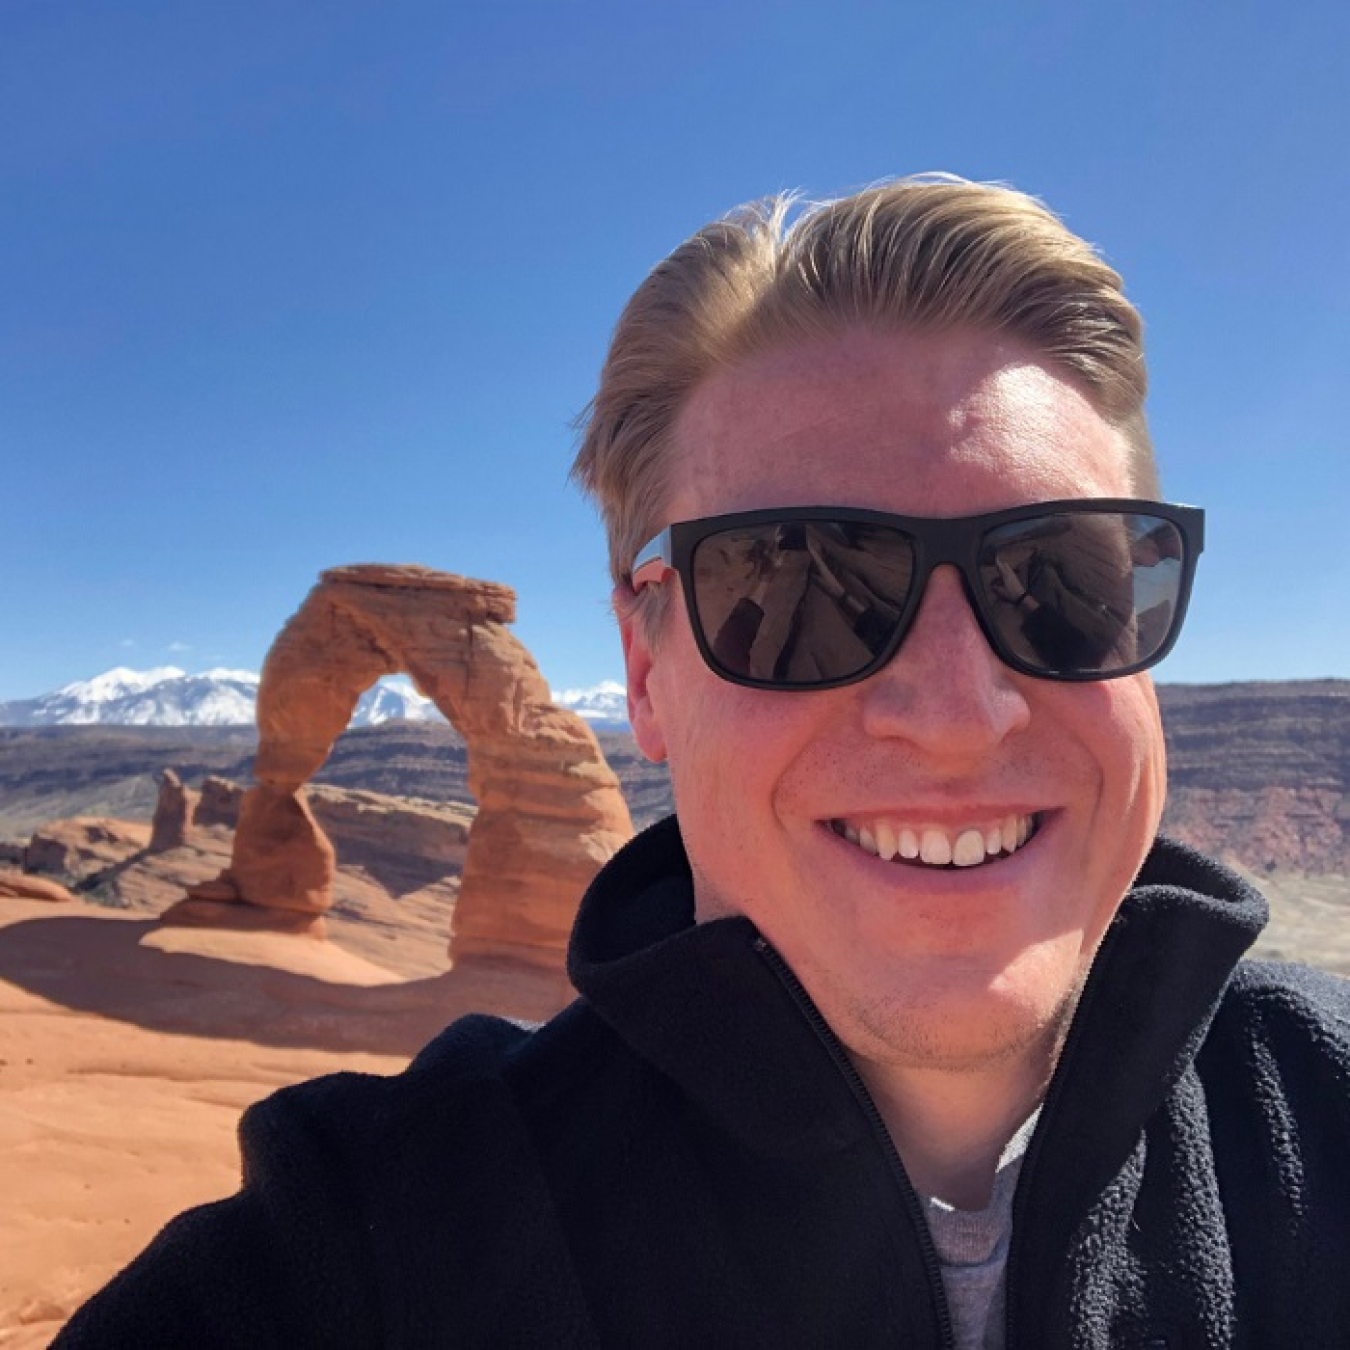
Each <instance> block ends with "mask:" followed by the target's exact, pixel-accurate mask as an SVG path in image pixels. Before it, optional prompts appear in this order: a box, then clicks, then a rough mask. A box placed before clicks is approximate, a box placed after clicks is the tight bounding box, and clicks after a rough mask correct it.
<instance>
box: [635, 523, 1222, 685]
mask: <svg viewBox="0 0 1350 1350" xmlns="http://www.w3.org/2000/svg"><path fill="white" fill-rule="evenodd" d="M1057 515H1139V516H1153V517H1155V518H1156V519H1158V520H1163V521H1167V522H1168V523H1169V524H1171V525H1172V526H1173V527H1174V528H1175V529H1176V530H1177V533H1178V534H1179V536H1180V538H1181V548H1182V557H1181V559H1180V562H1181V577H1180V579H1179V581H1178V584H1177V597H1176V603H1175V606H1174V609H1173V614H1172V623H1171V627H1170V628H1169V630H1168V633H1167V637H1166V639H1165V640H1164V641H1163V643H1162V644H1161V645H1160V646H1159V647H1158V649H1157V650H1156V651H1154V652H1151V653H1150V654H1149V656H1148V658H1147V659H1146V660H1143V661H1136V662H1134V663H1133V664H1131V665H1128V666H1124V667H1122V668H1121V669H1119V670H1111V671H1110V672H1108V673H1100V672H1097V671H1073V670H1065V671H1055V670H1045V669H1043V668H1039V667H1036V666H1033V665H1030V664H1029V663H1028V662H1026V661H1023V660H1022V659H1020V658H1019V657H1017V656H1016V655H1015V653H1012V652H1010V651H1007V650H1006V649H1005V646H1004V643H1003V641H1002V639H1001V638H1000V637H999V635H998V631H997V628H996V626H995V624H994V622H993V620H992V619H991V618H990V617H989V615H988V614H987V613H986V610H985V600H984V598H983V595H982V591H981V588H980V586H979V584H978V576H979V571H978V562H979V551H980V546H981V544H982V543H983V541H984V539H985V537H986V536H987V535H988V534H989V532H990V531H991V530H995V529H998V528H999V527H1000V526H1003V525H1010V524H1015V523H1017V522H1018V521H1024V520H1036V519H1038V518H1039V517H1042V516H1057ZM812 521H834V522H837V523H839V524H844V525H852V524H858V525H878V526H883V527H885V528H887V529H891V530H895V531H898V532H899V533H901V534H904V535H905V536H907V537H908V538H909V539H910V540H911V541H912V543H913V547H914V584H913V585H912V586H911V587H910V593H909V595H908V596H907V597H906V598H905V602H904V605H903V607H902V609H901V611H900V615H899V617H898V619H897V620H896V623H895V632H894V633H893V634H892V636H891V637H890V638H889V639H888V640H887V642H886V644H885V646H884V647H883V648H882V649H881V650H880V651H879V652H878V653H877V655H876V656H875V657H874V658H873V659H872V660H871V661H869V662H867V664H866V665H864V666H863V667H862V669H860V670H858V671H856V672H855V673H853V674H851V675H846V676H843V677H842V678H840V679H834V680H820V681H816V682H812V683H810V684H789V683H784V682H783V681H779V680H762V679H755V678H754V677H752V676H748V675H738V674H736V673H735V672H733V671H730V670H727V669H726V668H725V667H724V666H722V665H721V664H720V663H719V662H718V660H717V658H716V657H715V656H714V655H713V651H712V644H711V643H710V642H709V641H708V638H707V635H706V634H705V632H704V631H703V621H702V619H701V617H700V616H699V609H698V599H697V596H696V595H695V592H694V568H693V561H694V553H695V550H696V549H697V548H698V546H699V545H700V544H701V543H702V542H703V541H704V540H705V539H709V538H711V537H712V536H713V535H717V534H723V533H726V532H730V531H732V530H739V529H745V528H748V527H751V526H758V525H788V524H798V523H802V524H806V523H810V522H812ZM1204 545H1205V513H1204V510H1203V509H1202V508H1201V507H1198V506H1182V505H1178V504H1175V503H1171V502H1155V501H1145V500H1142V499H1138V498H1132V497H1071V498H1065V499H1062V500H1056V501H1045V502H1029V503H1027V504H1026V505H1025V506H1013V507H1009V508H1007V509H1005V510H1002V511H989V512H984V513H981V514H979V515H971V516H902V515H896V514H893V513H891V512H888V511H871V510H868V509H866V508H864V507H853V506H780V507H768V508H765V509H761V510H756V511H737V512H733V513H732V514H730V515H724V516H704V517H702V518H701V519H698V520H682V521H676V522H675V523H673V524H671V525H667V526H666V527H665V529H663V530H662V531H661V532H660V533H659V534H657V535H656V536H655V537H654V538H652V539H650V540H649V541H648V542H647V543H646V544H645V545H644V546H643V547H642V548H641V549H639V550H638V554H637V557H636V558H635V559H634V562H633V567H632V570H631V572H630V574H629V575H630V579H631V580H630V584H631V586H632V588H633V590H634V591H635V592H636V591H640V590H641V589H642V588H643V587H644V586H647V585H651V584H653V583H655V582H658V581H662V580H664V579H665V575H666V573H667V572H674V573H675V574H676V575H678V576H679V578H680V582H681V586H682V588H683V591H684V600H685V606H686V608H687V610H688V613H689V618H690V625H689V626H690V628H691V629H692V630H693V634H694V640H695V642H697V644H698V649H699V653H700V654H701V655H702V657H703V660H704V662H705V663H706V664H707V666H708V668H709V669H710V670H711V671H712V672H713V673H714V674H715V675H717V676H718V677H719V678H721V679H724V680H727V681H729V682H730V683H732V684H739V685H744V686H745V687H747V688H750V689H768V690H773V691H776V692H781V693H809V692H812V691H815V690H824V689H839V688H842V687H844V686H846V685H850V684H857V683H859V682H860V681H862V680H865V679H867V678H869V677H870V676H872V675H875V674H876V673H877V671H879V670H881V669H883V668H884V667H885V666H886V665H887V664H888V663H889V662H890V660H891V659H892V658H893V657H894V656H895V654H896V652H897V651H898V650H899V649H900V647H901V645H902V644H903V642H904V640H905V638H906V637H907V636H908V635H909V631H910V629H911V628H912V627H913V624H914V617H915V615H916V614H917V613H918V610H919V606H920V605H921V604H922V602H923V597H924V594H925V592H926V591H927V589H928V583H929V581H930V580H931V579H932V575H933V569H934V568H936V567H942V566H952V567H955V568H956V570H957V571H958V572H959V573H960V575H961V585H962V587H963V588H964V590H965V593H966V599H967V601H968V602H969V604H970V608H971V610H972V612H973V613H974V615H975V619H976V622H977V623H978V624H979V626H980V631H981V632H982V633H983V634H984V637H985V641H986V642H988V644H989V646H990V648H991V650H992V651H993V652H994V654H995V655H996V656H997V657H998V658H999V660H1000V661H1002V662H1003V664H1004V665H1006V666H1008V667H1010V668H1011V669H1013V670H1016V671H1019V672H1020V673H1021V674H1023V675H1030V676H1032V677H1033V678H1035V679H1041V680H1055V681H1059V682H1064V683H1082V684H1086V683H1095V682H1098V681H1101V680H1117V679H1123V678H1124V677H1125V676H1127V675H1136V674H1138V673H1139V672H1140V671H1141V670H1147V669H1149V667H1151V666H1155V665H1157V664H1158V662H1159V661H1161V660H1162V659H1163V658H1164V657H1165V656H1166V655H1167V654H1168V652H1170V651H1171V650H1172V648H1173V646H1174V645H1175V644H1176V641H1177V638H1178V637H1179V636H1180V633H1181V627H1182V623H1183V621H1184V620H1185V618H1186V609H1187V606H1188V605H1189V604H1190V598H1191V585H1192V582H1193V581H1194V579H1195V568H1196V563H1197V561H1198V559H1199V557H1200V554H1201V552H1202V551H1203V550H1204Z"/></svg>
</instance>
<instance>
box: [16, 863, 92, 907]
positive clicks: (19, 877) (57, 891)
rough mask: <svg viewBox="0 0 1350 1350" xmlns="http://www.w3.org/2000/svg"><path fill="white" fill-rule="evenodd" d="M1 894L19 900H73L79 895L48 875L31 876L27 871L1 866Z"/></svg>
mask: <svg viewBox="0 0 1350 1350" xmlns="http://www.w3.org/2000/svg"><path fill="white" fill-rule="evenodd" d="M0 896H5V897H6V898H9V899H19V900H54V901H58V902H62V903H64V902H66V901H73V900H75V899H76V898H77V897H76V895H75V894H74V892H73V891H71V890H69V889H68V888H67V887H65V886H63V885H61V883H60V882H59V881H51V880H49V879H48V878H47V877H34V876H29V875H28V874H27V873H26V872H16V871H12V870H11V869H10V868H7V867H6V868H0Z"/></svg>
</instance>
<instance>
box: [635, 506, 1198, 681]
mask: <svg viewBox="0 0 1350 1350" xmlns="http://www.w3.org/2000/svg"><path fill="white" fill-rule="evenodd" d="M1204 527H1205V513H1204V512H1203V511H1202V510H1201V509H1200V508H1199V507H1195V506H1171V505H1167V504H1165V503H1162V502H1147V501H1132V500H1128V499H1124V498H1109V499H1094V498H1083V499H1077V500H1069V501H1054V502H1036V503H1035V504H1033V505H1030V506H1015V507H1013V508H1012V509H1010V510H1007V511H991V512H988V513H987V514H985V515H978V516H953V517H950V518H939V519H932V518H929V517H923V516H896V515H891V514H889V513H887V512H884V511H866V510H862V509H859V508H853V507H838V506H805V507H782V508H778V509H772V510H767V511H741V512H738V513H736V514H734V515H728V516H710V517H708V518H707V519H704V520H685V521H679V522H677V523H676V524H674V525H668V526H667V527H666V528H665V529H664V530H662V531H661V533H660V534H658V535H657V536H656V538H655V539H652V540H651V541H650V542H649V543H648V544H647V545H646V546H645V547H644V548H643V549H641V550H640V551H639V553H638V556H637V559H636V561H635V562H634V563H633V570H632V574H631V575H632V585H633V589H634V590H635V591H636V590H641V589H642V587H643V586H645V585H649V584H651V583H653V582H656V581H660V580H662V579H664V577H665V575H666V573H667V572H668V571H674V572H677V573H678V574H679V577H680V580H681V582H682V583H683V585H684V596H685V602H686V604H687V605H688V609H689V617H690V621H691V624H692V627H693V630H694V637H695V639H696V640H697V642H698V647H699V651H700V652H701V653H702V654H703V659H704V660H705V661H706V662H707V663H708V665H709V667H710V668H711V669H712V670H713V671H715V672H716V673H717V674H718V675H720V676H721V677H722V678H723V679H726V680H730V681H732V682H733V683H734V684H745V685H750V686H751V687H753V688H756V689H793V690H797V689H833V688H835V687H837V686H839V685H845V684H853V683H854V682H855V681H857V680H865V679H866V678H867V677H868V676H869V675H872V674H874V673H875V672H876V671H878V670H880V669H881V667H882V666H884V665H885V664H886V662H887V661H889V660H890V659H891V657H892V656H894V655H895V653H896V651H897V650H898V649H899V647H900V644H901V642H902V641H904V637H905V634H906V633H907V632H908V631H909V628H910V625H911V624H912V623H913V622H914V616H915V614H917V613H918V609H919V604H920V602H921V601H922V599H923V594H924V590H925V588H926V587H927V585H928V578H929V577H930V576H931V575H932V572H933V569H934V568H935V567H939V566H942V565H944V564H950V565H951V566H953V567H955V568H956V569H957V570H958V571H959V572H960V573H961V578H962V582H963V584H964V586H965V590H966V595H967V597H968V598H969V600H970V604H971V608H972V609H973V610H974V612H975V617H976V619H977V620H978V621H979V625H980V628H981V629H982V630H983V632H984V635H985V637H986V638H987V639H988V642H989V645H990V646H991V647H992V648H993V649H994V651H995V652H996V653H997V655H998V657H999V659H1000V660H1001V661H1003V662H1004V663H1005V664H1007V665H1009V666H1011V667H1012V668H1013V669H1014V670H1018V671H1021V672H1022V673H1023V674H1025V675H1035V676H1038V677H1040V678H1041V679H1047V680H1110V679H1115V678H1117V677H1119V676H1122V675H1133V674H1134V673H1135V672H1136V671H1140V670H1145V669H1147V668H1148V667H1149V666H1152V665H1155V664H1156V663H1157V662H1159V661H1161V660H1162V658H1163V657H1164V656H1166V655H1167V653H1168V652H1169V651H1170V650H1171V649H1172V644H1173V643H1174V642H1175V641H1176V639H1177V635H1178V634H1179V633H1180V631H1181V621H1182V619H1183V618H1184V617H1185V614H1186V604H1187V602H1188V600H1189V599H1190V593H1191V581H1192V578H1193V577H1194V575H1195V563H1196V559H1197V558H1198V557H1199V556H1200V550H1201V549H1202V548H1203V547H1204Z"/></svg>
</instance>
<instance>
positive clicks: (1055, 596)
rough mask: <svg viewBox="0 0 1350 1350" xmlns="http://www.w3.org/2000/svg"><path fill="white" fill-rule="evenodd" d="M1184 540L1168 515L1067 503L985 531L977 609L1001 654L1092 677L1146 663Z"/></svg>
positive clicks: (1167, 614) (1045, 671)
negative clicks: (1072, 507) (1064, 508)
mask: <svg viewBox="0 0 1350 1350" xmlns="http://www.w3.org/2000/svg"><path fill="white" fill-rule="evenodd" d="M1185 548H1186V546H1185V540H1184V539H1183V538H1182V535H1181V532H1180V531H1179V530H1178V528H1177V527H1176V526H1175V525H1174V524H1172V523H1171V522H1170V521H1167V520H1163V519H1162V518H1161V517H1158V516H1150V515H1146V514H1133V513H1126V512H1093V511H1070V512H1064V513H1059V514H1053V515H1047V516H1039V517H1036V518H1035V519H1032V520H1023V521H1015V522H1013V523H1011V524H1008V525H1001V526H999V527H997V528H996V529H993V530H990V531H989V533H988V534H986V535H985V537H984V540H983V542H982V546H981V549H980V556H979V576H980V583H981V588H982V590H983V593H984V600H985V605H984V608H985V610H986V614H985V617H986V619H987V621H988V622H989V624H990V626H991V627H992V629H993V631H994V636H995V640H996V644H997V645H999V646H1000V647H1001V649H1002V650H1001V654H1002V655H1003V656H1004V657H1005V659H1011V660H1013V661H1014V662H1016V663H1019V664H1020V665H1022V666H1023V667H1025V668H1026V669H1028V670H1032V671H1035V672H1036V673H1038V674H1042V675H1052V676H1053V675H1058V676H1060V677H1067V678H1071V679H1072V678H1077V679H1093V678H1101V677H1103V676H1105V675H1112V674H1121V673H1123V672H1125V671H1127V670H1129V669H1131V668H1134V667H1140V666H1144V665H1147V664H1148V663H1149V662H1150V661H1152V660H1153V659H1154V658H1155V657H1156V656H1157V655H1158V653H1159V652H1161V651H1162V650H1163V649H1164V648H1165V647H1166V645H1167V644H1168V642H1169V641H1170V640H1171V638H1172V635H1173V630H1174V629H1175V627H1176V624H1177V620H1178V619H1179V617H1180V608H1181V600H1182V592H1183V585H1184V581H1183V577H1184V573H1185V566H1184V564H1185Z"/></svg>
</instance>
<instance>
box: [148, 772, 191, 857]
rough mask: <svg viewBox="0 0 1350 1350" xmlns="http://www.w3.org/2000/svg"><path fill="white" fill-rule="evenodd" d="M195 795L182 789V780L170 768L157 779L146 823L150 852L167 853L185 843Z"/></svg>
mask: <svg viewBox="0 0 1350 1350" xmlns="http://www.w3.org/2000/svg"><path fill="white" fill-rule="evenodd" d="M197 800H198V794H197V793H195V792H194V791H193V790H192V789H191V788H189V787H184V786H183V780H182V779H181V778H179V776H178V775H177V774H176V773H175V772H174V771H173V770H172V769H165V770H163V772H161V774H160V776H159V800H158V802H156V803H155V815H154V819H153V820H152V821H151V822H150V852H151V853H167V852H168V851H169V849H171V848H181V847H182V846H183V845H184V844H185V843H187V837H188V830H189V829H190V828H191V826H192V817H193V813H194V812H195V811H196V808H197Z"/></svg>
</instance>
